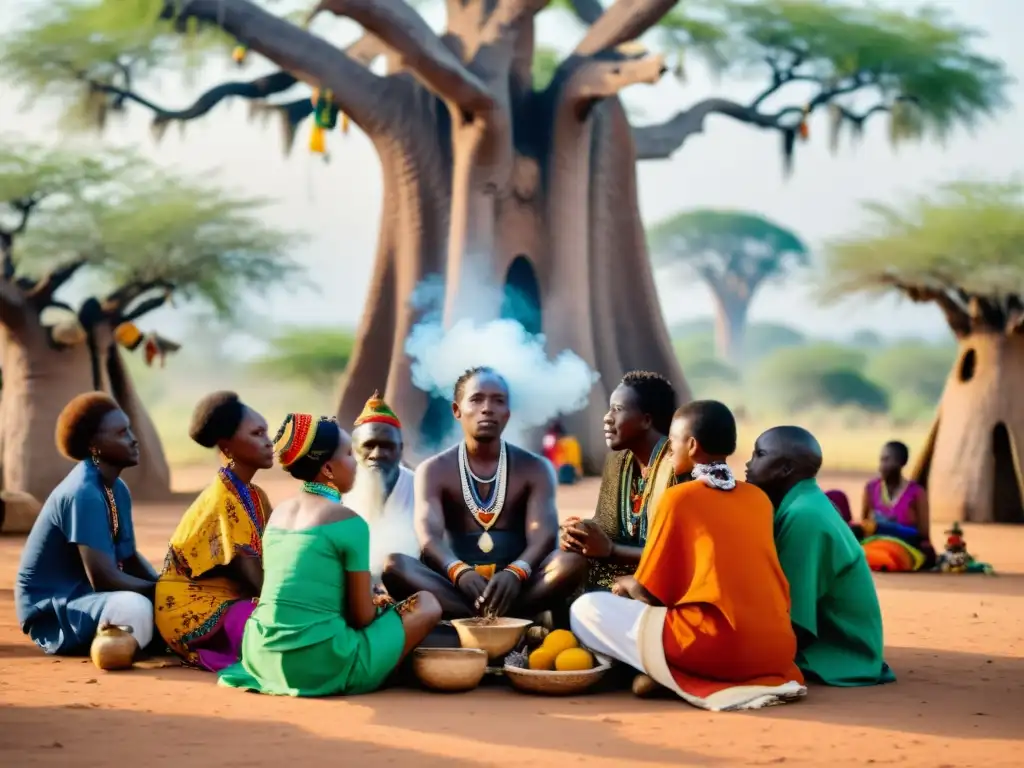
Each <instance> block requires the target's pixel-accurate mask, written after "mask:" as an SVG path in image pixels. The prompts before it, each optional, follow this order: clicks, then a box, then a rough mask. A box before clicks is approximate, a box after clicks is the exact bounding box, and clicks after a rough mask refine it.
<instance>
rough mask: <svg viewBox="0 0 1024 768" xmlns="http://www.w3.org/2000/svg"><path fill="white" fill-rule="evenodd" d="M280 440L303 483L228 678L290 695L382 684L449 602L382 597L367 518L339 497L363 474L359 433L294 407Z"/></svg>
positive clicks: (282, 521) (267, 560) (268, 553)
mask: <svg viewBox="0 0 1024 768" xmlns="http://www.w3.org/2000/svg"><path fill="white" fill-rule="evenodd" d="M274 450H275V452H276V454H277V457H278V461H279V462H280V464H281V466H282V467H283V468H284V470H285V471H286V472H288V474H290V475H291V476H292V477H294V478H295V479H296V480H300V481H302V491H301V493H299V495H298V496H296V497H294V498H291V499H288V500H287V501H285V502H284V503H282V504H280V505H279V506H278V507H277V508H275V509H274V512H273V514H272V515H271V517H270V520H269V522H268V524H267V528H266V530H265V531H264V541H263V547H264V550H263V551H264V569H265V571H264V573H265V575H264V581H263V591H262V592H261V594H260V600H259V604H258V605H257V606H256V609H255V610H254V611H253V613H252V616H251V617H250V618H249V621H248V623H247V624H246V629H245V637H244V638H243V640H242V658H241V661H240V662H239V663H237V664H235V665H233V666H231V667H228V668H227V669H225V670H223V671H221V673H220V682H221V684H222V685H226V686H229V687H233V688H242V689H245V690H252V691H258V692H260V693H269V694H276V695H282V696H331V695H336V694H349V695H351V694H359V693H369V692H371V691H374V690H376V689H377V688H379V687H380V686H381V685H382V684H383V683H384V681H385V680H386V679H387V678H388V676H389V675H390V674H391V673H392V672H393V671H394V669H395V668H396V667H397V666H398V664H399V662H400V661H401V660H402V659H403V658H404V657H405V656H406V654H408V653H409V651H411V650H412V649H413V648H415V647H416V646H417V645H419V644H420V643H421V642H422V641H423V639H424V638H426V636H427V634H428V633H429V632H430V630H432V629H433V628H434V627H435V626H436V625H437V623H438V621H440V619H441V606H440V604H439V603H438V601H437V599H436V598H435V597H434V596H433V595H431V594H429V593H425V592H420V593H417V594H415V595H413V596H412V597H411V598H409V599H408V600H407V601H405V602H403V603H400V604H399V605H397V606H391V605H387V606H383V605H382V606H378V605H377V604H376V601H375V600H374V596H373V591H372V581H371V578H370V569H369V557H370V529H369V526H368V525H367V523H366V521H365V520H363V518H362V517H360V516H359V515H357V514H356V513H355V512H353V511H352V510H351V509H349V508H348V507H346V506H344V505H343V504H342V503H341V494H342V492H346V493H347V492H348V491H349V490H351V488H352V484H353V482H354V481H355V472H356V463H355V458H354V457H353V456H352V441H351V438H350V437H349V435H348V433H347V432H345V431H344V430H342V429H341V428H340V427H339V426H338V424H337V422H336V421H335V420H334V419H329V418H326V417H321V418H320V419H315V418H314V417H313V416H311V415H309V414H304V413H292V414H289V415H288V417H287V418H286V419H285V421H284V424H283V425H282V426H281V429H280V431H279V432H278V434H277V437H276V438H275V441H274Z"/></svg>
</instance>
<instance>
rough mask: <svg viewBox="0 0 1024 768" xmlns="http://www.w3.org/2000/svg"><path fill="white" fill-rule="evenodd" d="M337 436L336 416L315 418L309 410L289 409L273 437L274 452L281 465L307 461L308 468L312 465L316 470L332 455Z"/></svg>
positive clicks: (285, 467)
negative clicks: (304, 411) (294, 411)
mask: <svg viewBox="0 0 1024 768" xmlns="http://www.w3.org/2000/svg"><path fill="white" fill-rule="evenodd" d="M340 439H341V433H340V432H339V430H338V422H337V421H336V420H335V419H333V418H329V417H327V416H321V417H320V418H319V419H316V418H314V417H313V416H312V415H311V414H308V413H289V414H288V415H287V416H286V417H285V419H284V424H282V425H281V429H280V430H278V433H277V437H276V438H274V453H275V454H276V455H277V460H278V462H279V463H280V464H281V466H282V467H283V468H284V469H292V468H298V467H296V465H298V464H306V463H309V464H310V466H309V467H308V469H310V470H312V469H313V468H314V467H315V471H314V474H316V472H319V471H320V467H321V466H322V465H323V463H324V462H325V461H327V460H328V459H330V458H331V456H333V455H334V452H335V451H336V450H337V449H338V442H339V440H340ZM303 469H306V468H305V467H304V468H303ZM302 474H308V473H307V472H303V473H302Z"/></svg>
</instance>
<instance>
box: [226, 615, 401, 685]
mask: <svg viewBox="0 0 1024 768" xmlns="http://www.w3.org/2000/svg"><path fill="white" fill-rule="evenodd" d="M325 629H328V631H327V632H325ZM325 634H326V635H327V636H326V637H325V636H324V635H325ZM404 647H405V628H404V627H403V626H402V619H401V617H400V616H399V615H398V613H397V611H394V610H388V611H385V612H384V613H383V614H381V615H380V616H378V617H377V618H376V619H375V620H374V621H373V623H372V624H370V625H369V626H368V627H365V628H364V629H353V628H352V627H350V626H348V625H347V624H346V623H345V622H344V620H343V619H341V617H338V618H337V619H336V620H334V621H333V622H332V626H330V627H329V628H325V627H324V625H323V624H320V625H314V626H313V627H309V628H297V627H264V626H262V625H261V624H260V623H259V622H258V621H256V622H254V621H253V619H250V620H249V624H248V625H247V626H246V630H245V638H244V639H243V641H242V658H241V661H239V662H238V663H237V664H233V665H232V666H230V667H227V668H226V669H223V670H221V672H220V673H219V675H218V678H219V683H220V685H224V686H228V687H230V688H241V689H243V690H247V691H256V692H258V693H267V694H271V695H276V696H335V695H347V696H352V695H356V694H361V693H371V692H372V691H375V690H377V689H378V688H380V687H381V685H383V684H384V681H385V680H387V678H388V676H389V675H390V674H391V673H392V672H393V671H394V670H395V668H396V667H397V666H398V663H399V661H400V660H401V657H402V649H403V648H404Z"/></svg>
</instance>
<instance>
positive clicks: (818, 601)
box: [747, 426, 896, 687]
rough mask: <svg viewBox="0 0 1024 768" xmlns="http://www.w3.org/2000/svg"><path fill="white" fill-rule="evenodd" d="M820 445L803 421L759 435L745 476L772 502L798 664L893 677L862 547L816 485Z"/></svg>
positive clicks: (861, 680)
mask: <svg viewBox="0 0 1024 768" xmlns="http://www.w3.org/2000/svg"><path fill="white" fill-rule="evenodd" d="M821 463H822V453H821V446H820V445H819V444H818V441H817V440H816V439H815V437H814V435H812V434H811V433H810V432H808V431H807V430H806V429H803V428H802V427H792V426H786V427H775V428H774V429H769V430H768V431H767V432H765V433H764V434H762V435H761V436H760V437H759V438H757V442H756V443H755V444H754V452H753V455H752V456H751V458H750V461H749V462H747V482H748V483H752V484H753V485H756V486H757V487H759V488H760V489H761V490H762V491H764V492H765V493H766V494H767V495H768V498H769V499H771V502H772V505H773V506H774V507H775V546H776V548H777V549H778V553H779V561H780V562H781V563H782V570H783V571H784V572H785V574H786V578H787V579H788V580H789V589H790V599H791V601H792V608H791V610H790V618H791V621H792V623H793V628H794V630H796V636H797V655H796V663H797V666H799V667H800V669H801V670H802V671H803V673H804V675H805V676H806V677H807V678H808V679H811V680H817V681H819V682H822V683H825V684H826V685H837V686H847V687H852V686H862V685H877V684H879V683H889V682H893V681H895V679H896V677H895V676H894V675H893V673H892V670H891V669H890V668H889V665H888V664H886V663H885V660H884V659H883V657H882V651H883V641H882V611H881V608H880V606H879V604H878V594H877V593H876V592H875V583H874V581H873V579H872V578H871V570H870V569H869V568H868V563H867V560H866V559H865V557H864V551H863V549H862V548H861V546H860V544H859V543H858V542H857V539H856V537H855V536H854V535H853V532H852V531H851V530H850V527H849V525H847V524H846V522H844V521H843V519H842V517H840V516H839V515H837V514H836V510H835V507H834V506H833V505H832V502H831V501H830V500H829V498H828V496H826V495H825V493H824V491H822V490H821V488H819V487H818V482H817V479H816V478H817V475H818V471H819V470H820V469H821Z"/></svg>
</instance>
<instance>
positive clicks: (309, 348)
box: [253, 328, 355, 388]
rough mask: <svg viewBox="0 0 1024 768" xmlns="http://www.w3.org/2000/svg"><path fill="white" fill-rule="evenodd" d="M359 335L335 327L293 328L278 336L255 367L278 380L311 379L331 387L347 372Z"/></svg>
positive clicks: (317, 384) (314, 382) (318, 383)
mask: <svg viewBox="0 0 1024 768" xmlns="http://www.w3.org/2000/svg"><path fill="white" fill-rule="evenodd" d="M354 346H355V334H354V333H352V332H351V331H347V330H336V329H333V328H293V329H289V330H287V331H284V332H283V333H281V334H279V335H278V336H276V337H275V338H274V339H272V340H271V342H270V350H269V351H268V352H267V354H265V355H264V356H263V357H261V358H259V360H257V361H256V362H255V363H254V364H253V367H254V368H255V370H257V371H259V372H261V373H264V374H266V375H267V376H269V377H273V378H276V379H290V380H293V381H300V382H309V383H310V384H313V385H314V386H316V387H318V388H330V387H331V386H333V385H334V384H335V383H336V382H337V380H338V377H339V376H341V374H343V373H344V372H345V369H346V368H347V367H348V363H349V360H350V359H351V357H352V350H353V348H354Z"/></svg>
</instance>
